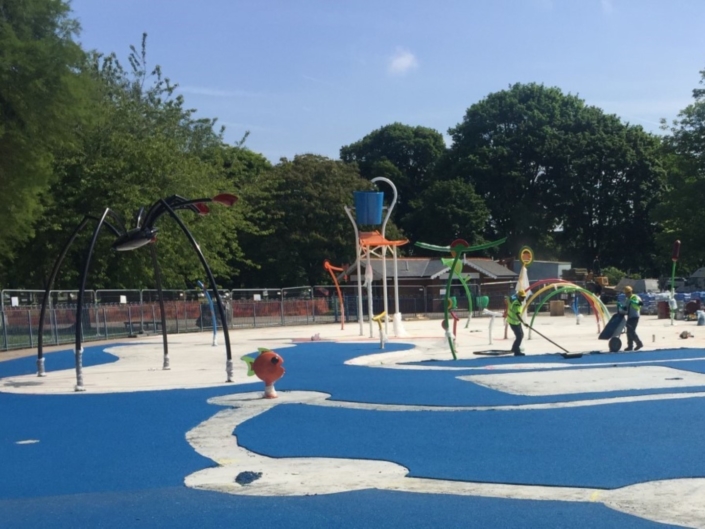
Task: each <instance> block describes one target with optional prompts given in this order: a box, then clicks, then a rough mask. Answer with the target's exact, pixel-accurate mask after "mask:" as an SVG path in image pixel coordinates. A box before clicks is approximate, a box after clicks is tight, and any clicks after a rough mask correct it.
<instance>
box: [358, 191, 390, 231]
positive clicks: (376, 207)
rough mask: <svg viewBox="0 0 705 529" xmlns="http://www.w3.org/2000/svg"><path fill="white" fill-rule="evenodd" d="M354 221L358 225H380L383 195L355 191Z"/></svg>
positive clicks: (375, 192) (377, 192)
mask: <svg viewBox="0 0 705 529" xmlns="http://www.w3.org/2000/svg"><path fill="white" fill-rule="evenodd" d="M354 195H355V219H356V220H357V223H358V225H366V224H382V207H383V200H384V193H381V192H379V191H355V192H354Z"/></svg>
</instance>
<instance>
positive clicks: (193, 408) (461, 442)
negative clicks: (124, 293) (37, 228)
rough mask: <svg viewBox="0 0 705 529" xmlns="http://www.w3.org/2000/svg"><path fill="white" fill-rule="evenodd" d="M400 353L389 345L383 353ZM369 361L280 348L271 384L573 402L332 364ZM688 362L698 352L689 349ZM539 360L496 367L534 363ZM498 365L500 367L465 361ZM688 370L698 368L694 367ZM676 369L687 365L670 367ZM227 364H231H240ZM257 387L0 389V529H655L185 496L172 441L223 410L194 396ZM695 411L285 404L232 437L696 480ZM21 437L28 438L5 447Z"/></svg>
mask: <svg viewBox="0 0 705 529" xmlns="http://www.w3.org/2000/svg"><path fill="white" fill-rule="evenodd" d="M263 345H264V346H266V345H267V344H263ZM406 347H408V346H405V345H401V344H389V346H388V347H387V350H388V351H391V350H399V349H402V348H406ZM273 348H274V349H276V347H273ZM375 352H378V347H377V346H376V345H375V344H354V345H350V344H346V345H341V344H334V343H330V342H318V343H302V344H299V345H297V346H296V347H294V348H287V349H282V350H281V351H280V353H281V354H282V356H283V357H284V359H285V367H286V369H287V373H286V376H285V377H284V378H283V379H282V380H280V381H279V382H278V383H277V390H279V391H286V390H287V389H300V390H316V391H323V392H328V393H331V394H332V395H333V398H337V399H340V400H355V401H360V402H381V403H385V402H386V403H401V404H430V405H447V404H455V405H477V404H481V403H484V404H486V405H497V404H507V403H518V404H526V403H533V402H539V401H558V400H573V399H579V398H584V395H583V396H575V395H570V396H569V399H566V398H561V397H560V396H558V397H555V396H554V397H551V398H550V399H546V398H541V399H537V398H527V397H521V396H516V395H504V394H502V393H500V392H497V391H494V390H489V389H487V388H482V387H479V386H476V385H475V384H472V383H469V382H463V381H459V380H457V379H456V377H457V376H458V375H460V374H467V373H465V372H462V371H460V372H457V371H453V372H417V371H401V370H389V369H372V368H365V367H356V366H346V365H344V364H343V362H344V361H345V360H346V359H348V358H352V357H355V356H358V355H360V354H371V353H375ZM650 354H655V353H650ZM663 354H670V355H672V356H673V355H686V356H685V357H687V358H694V357H695V356H687V355H690V354H694V352H693V351H688V350H676V351H671V352H670V353H667V352H663ZM698 354H699V355H702V356H705V354H703V352H702V351H699V352H698ZM595 356H596V357H597V358H600V357H602V356H609V357H610V358H609V361H610V362H612V363H614V362H613V360H614V357H615V356H619V355H595ZM625 356H628V357H629V358H630V359H633V360H636V359H640V357H639V356H637V355H625ZM538 358H541V357H527V358H522V359H515V358H510V359H506V360H510V361H511V363H516V362H523V361H531V362H534V361H536V362H538V361H540V360H538ZM583 359H589V360H592V357H583ZM583 359H578V360H583ZM114 360H115V357H113V356H112V355H108V354H106V353H103V352H102V349H101V348H100V346H96V347H90V348H87V351H86V353H85V354H84V365H86V366H88V365H93V364H99V363H104V362H111V361H114ZM498 360H499V361H505V359H495V358H493V359H481V360H479V361H480V362H485V363H489V362H491V363H495V362H497V361H498ZM542 360H543V361H544V362H545V361H546V357H543V358H542ZM657 360H658V359H657ZM561 361H563V362H565V360H562V359H561ZM595 361H597V360H595ZM571 362H573V361H571ZM689 363H692V364H694V365H695V366H696V367H697V366H701V363H700V362H699V361H697V360H692V361H689ZM680 364H686V362H682V363H679V364H678V367H679V368H681V366H680ZM452 365H454V366H457V365H458V363H457V362H455V363H453V364H452ZM474 365H475V364H474ZM476 365H479V364H476ZM670 365H671V367H673V364H670ZM71 367H73V354H72V353H71V352H70V351H66V352H59V353H51V354H49V355H47V368H48V369H49V370H53V369H59V368H71ZM240 367H241V368H242V369H244V368H245V366H244V363H243V364H242V366H240ZM236 368H237V364H236ZM698 369H700V367H698ZM35 371H36V358H23V359H17V360H13V361H9V362H0V377H8V376H16V375H19V374H24V373H34V372H35ZM86 376H89V374H87V375H86ZM3 382H4V381H0V385H2V384H3ZM259 389H261V388H258V387H257V386H253V385H241V386H235V385H233V386H226V387H217V388H207V389H196V390H172V391H158V392H138V393H125V394H109V395H105V394H90V393H86V394H72V395H61V396H33V395H15V394H6V393H0V475H2V479H0V527H3V528H6V527H7V528H23V529H24V528H34V527H50V528H52V527H116V528H117V527H121V528H122V527H198V526H201V527H233V526H236V527H257V526H261V525H265V526H266V525H269V526H276V527H292V528H312V527H321V528H328V527H340V528H344V529H345V528H351V529H352V528H360V527H400V528H401V527H412V528H413V527H439V526H445V527H502V528H505V527H508V528H513V527H517V528H518V527H550V528H552V527H556V528H558V527H575V528H582V527H595V528H597V527H600V528H604V527H615V528H616V527H620V528H632V527H635V528H651V527H666V526H664V525H661V524H656V523H653V522H649V521H646V520H643V519H640V518H636V517H632V516H628V515H625V514H622V513H618V512H616V511H612V510H611V509H608V508H606V507H605V506H603V505H602V504H599V503H571V502H553V501H545V502H541V501H529V500H508V499H490V498H474V497H456V496H442V495H427V494H409V493H395V492H389V491H377V490H367V491H358V492H350V493H341V494H334V495H320V496H310V497H294V498H248V497H239V496H229V495H224V494H218V493H211V492H204V491H195V490H191V489H187V488H186V487H185V486H184V485H183V480H184V478H185V477H186V476H187V475H189V474H191V473H193V472H195V471H197V470H200V469H203V468H207V467H209V466H212V465H214V463H213V461H211V460H210V459H207V458H204V457H202V456H200V455H198V454H197V453H196V452H195V451H194V450H193V448H192V447H191V446H190V445H189V444H188V443H187V442H186V440H185V433H186V432H187V431H189V430H190V429H192V428H193V427H194V426H196V425H198V424H199V423H201V422H202V421H204V420H206V419H208V418H210V417H212V416H213V415H214V414H215V413H217V412H218V411H219V410H220V409H221V408H220V407H218V406H213V405H210V404H207V402H206V401H207V399H208V398H210V397H213V396H217V395H228V394H232V393H237V392H250V391H253V390H259ZM623 393H629V392H623ZM634 393H640V392H634ZM641 393H643V392H641ZM647 393H649V392H647ZM650 393H657V392H654V391H652V392H650ZM598 396H600V395H598ZM602 396H604V395H602ZM609 396H614V395H613V394H610V395H609ZM702 409H703V404H702V400H701V399H692V400H691V399H682V400H681V399H679V400H675V401H653V402H642V403H630V404H620V405H609V406H595V407H585V408H571V409H557V410H540V411H539V410H534V411H523V412H506V411H502V412H408V413H401V412H373V411H360V410H346V409H332V408H323V407H317V406H304V405H294V404H292V405H279V406H276V407H275V408H274V409H273V410H271V411H269V412H267V413H265V414H263V415H260V416H258V417H256V418H254V419H252V420H250V421H247V422H246V423H244V424H243V425H241V426H240V427H239V428H238V430H237V433H238V437H239V441H240V443H241V444H243V445H246V446H247V447H248V448H250V449H251V450H253V451H255V452H258V453H263V454H268V455H273V456H291V455H316V456H326V455H329V456H333V457H363V458H374V459H386V460H389V461H394V462H397V463H400V464H403V465H405V466H407V467H408V468H410V473H411V475H414V476H428V477H443V478H448V479H477V480H481V481H495V482H511V483H529V484H538V483H551V484H555V485H562V484H572V485H577V486H595V487H613V486H620V485H624V484H627V483H636V482H642V481H648V480H651V479H663V478H664V477H674V478H676V477H684V476H688V477H692V476H705V468H704V464H703V462H701V461H699V460H698V456H699V457H700V460H702V454H703V453H705V434H703V432H705V428H703V427H704V426H705V424H704V420H705V419H704V418H703V417H705V414H703V413H702ZM31 439H35V440H38V441H39V442H38V443H36V444H22V445H19V444H16V443H17V442H19V441H24V440H31ZM480 455H481V457H480Z"/></svg>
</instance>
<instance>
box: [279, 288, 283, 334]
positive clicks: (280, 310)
mask: <svg viewBox="0 0 705 529" xmlns="http://www.w3.org/2000/svg"><path fill="white" fill-rule="evenodd" d="M279 300H280V301H279V312H280V314H281V317H282V327H283V326H284V289H282V291H281V297H280V298H279Z"/></svg>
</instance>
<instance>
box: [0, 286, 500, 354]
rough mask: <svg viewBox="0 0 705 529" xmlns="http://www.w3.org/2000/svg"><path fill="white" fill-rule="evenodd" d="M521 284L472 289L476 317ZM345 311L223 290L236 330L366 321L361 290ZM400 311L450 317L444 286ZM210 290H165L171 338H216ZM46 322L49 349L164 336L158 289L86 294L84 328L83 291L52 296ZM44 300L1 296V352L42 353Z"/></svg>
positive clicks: (462, 301) (329, 298)
mask: <svg viewBox="0 0 705 529" xmlns="http://www.w3.org/2000/svg"><path fill="white" fill-rule="evenodd" d="M513 287H514V284H513V283H502V284H497V285H482V286H481V287H478V286H477V285H472V288H471V297H472V298H473V299H472V300H471V301H472V305H471V306H472V308H473V314H474V315H479V314H480V310H479V304H478V298H479V297H480V296H486V297H487V298H489V304H488V308H490V309H491V310H503V308H504V305H505V301H504V300H505V298H506V296H507V295H509V294H510V293H511V292H513ZM340 289H341V293H342V298H343V300H342V306H341V301H340V299H339V297H338V292H337V290H336V288H335V286H333V285H317V286H314V287H291V288H258V289H236V290H224V291H220V294H221V300H222V302H223V306H224V308H225V316H226V320H227V324H228V328H229V329H243V328H255V327H273V326H286V325H310V324H318V323H337V322H340V321H341V317H342V314H344V315H345V321H348V322H357V321H358V310H359V309H358V307H359V303H358V289H357V285H341V287H340ZM398 291H399V312H401V313H402V314H404V316H405V317H411V318H413V317H420V316H423V317H426V318H442V317H443V312H444V311H443V300H444V296H445V289H444V288H443V287H438V286H424V285H407V284H401V285H399V287H398ZM208 295H209V296H210V298H211V300H212V304H213V310H211V303H210V302H209V300H208V296H207V295H206V292H204V291H203V290H164V291H163V298H164V300H163V302H164V312H165V314H164V316H165V320H166V329H167V332H169V333H184V332H198V331H208V330H211V329H213V321H214V319H215V321H216V324H217V326H218V327H220V328H222V325H223V322H222V319H221V317H220V313H219V310H218V306H217V300H216V298H215V293H214V292H213V291H212V290H211V291H208ZM383 295H384V288H383V287H382V286H381V285H374V286H373V288H372V312H373V313H374V314H379V313H381V312H382V311H383V310H384V297H383ZM451 295H452V296H454V297H455V298H456V300H457V307H458V308H457V314H458V316H459V317H464V316H467V312H468V308H469V306H470V301H469V300H468V297H467V294H466V292H465V290H464V288H462V286H461V285H458V284H454V285H453V286H452V290H451ZM49 296H50V299H49V304H48V305H47V312H46V316H45V321H44V336H43V343H44V345H45V346H51V345H64V344H70V343H73V342H74V341H75V337H76V326H77V324H78V325H79V328H80V332H81V335H82V341H84V342H90V341H98V340H108V339H116V338H117V339H119V338H127V337H132V336H137V335H149V334H161V332H162V313H161V306H160V300H159V293H158V291H157V290H109V289H106V290H95V291H93V290H88V291H86V292H85V293H84V299H83V310H82V314H81V317H80V318H79V319H80V322H78V323H77V321H76V320H77V318H76V302H77V298H78V291H76V290H52V291H51V292H50V293H49ZM387 296H388V300H387V309H388V311H389V313H390V314H394V313H395V312H397V307H396V306H395V295H394V287H393V285H391V284H390V285H388V294H387ZM43 299H44V291H41V290H3V291H2V292H1V296H0V301H1V305H0V316H1V318H0V321H1V323H2V325H1V328H0V350H11V349H24V348H33V347H36V346H37V341H38V333H39V316H40V312H41V305H42V301H43ZM362 315H363V318H365V319H366V318H367V315H368V294H367V289H366V288H364V287H363V289H362Z"/></svg>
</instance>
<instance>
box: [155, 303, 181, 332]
mask: <svg viewBox="0 0 705 529" xmlns="http://www.w3.org/2000/svg"><path fill="white" fill-rule="evenodd" d="M174 307H176V334H179V302H178V301H174ZM155 325H156V324H155ZM155 332H156V331H155Z"/></svg>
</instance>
